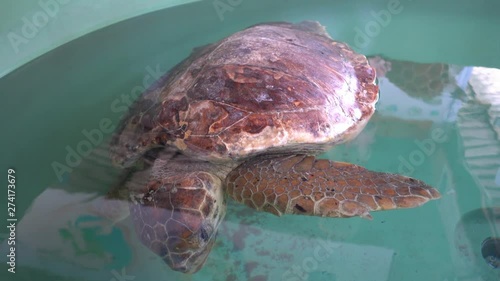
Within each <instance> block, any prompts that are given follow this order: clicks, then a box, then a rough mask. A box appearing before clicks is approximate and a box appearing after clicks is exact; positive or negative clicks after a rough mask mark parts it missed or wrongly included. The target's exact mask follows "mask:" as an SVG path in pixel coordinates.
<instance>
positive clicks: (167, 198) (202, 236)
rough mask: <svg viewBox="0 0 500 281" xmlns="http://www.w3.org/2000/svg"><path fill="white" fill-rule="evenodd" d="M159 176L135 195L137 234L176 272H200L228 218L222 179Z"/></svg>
mask: <svg viewBox="0 0 500 281" xmlns="http://www.w3.org/2000/svg"><path fill="white" fill-rule="evenodd" d="M155 165H156V163H155ZM167 173H168V172H167ZM154 178H157V179H158V180H153V181H151V182H149V183H148V185H147V186H146V187H145V189H142V191H141V192H140V193H135V195H133V198H135V200H134V201H135V202H134V204H131V214H132V217H133V219H134V224H135V227H136V231H137V234H138V235H139V237H140V240H141V242H142V243H143V244H144V245H145V246H147V247H148V248H149V249H150V250H152V251H153V252H154V253H156V254H157V255H158V256H160V257H161V258H162V259H163V261H164V262H165V263H167V264H168V265H169V266H170V267H171V268H172V269H173V270H176V271H180V272H184V273H194V272H196V271H198V270H199V269H201V267H202V266H203V264H204V263H205V261H206V259H207V257H208V255H209V253H210V251H211V249H212V247H213V245H214V243H215V239H216V234H217V229H218V227H219V225H220V222H221V221H222V219H223V218H224V215H225V208H226V206H225V203H224V197H223V190H222V183H221V180H220V179H219V178H218V177H217V176H215V175H213V174H210V173H207V172H203V171H198V172H192V171H191V172H185V173H183V172H176V173H175V175H172V176H168V175H167V176H166V175H159V176H158V177H156V176H155V177H154Z"/></svg>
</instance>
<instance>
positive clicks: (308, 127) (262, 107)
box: [120, 22, 378, 161]
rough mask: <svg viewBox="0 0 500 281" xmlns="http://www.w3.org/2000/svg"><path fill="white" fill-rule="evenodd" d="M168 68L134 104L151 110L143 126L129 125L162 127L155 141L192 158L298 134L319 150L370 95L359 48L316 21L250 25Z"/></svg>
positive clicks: (363, 114) (369, 71)
mask: <svg viewBox="0 0 500 281" xmlns="http://www.w3.org/2000/svg"><path fill="white" fill-rule="evenodd" d="M187 62H189V63H187ZM172 73H173V74H172V76H175V78H169V79H166V80H165V81H164V83H162V84H161V85H157V89H156V92H155V98H156V100H157V102H156V103H155V104H153V105H152V107H150V108H143V109H142V112H147V115H148V116H151V120H147V121H148V122H147V124H148V126H147V127H146V126H145V127H143V129H144V130H146V128H148V130H150V132H151V133H148V132H146V131H144V130H143V131H142V132H140V131H136V132H133V133H132V134H131V135H135V134H143V135H145V136H147V137H150V136H155V135H161V136H162V137H161V138H160V140H165V142H164V143H160V144H161V145H173V146H175V147H177V149H179V150H182V151H183V153H185V154H186V155H189V156H190V157H193V158H197V159H201V160H211V161H216V160H217V161H231V160H235V159H236V160H239V159H242V158H247V157H252V156H255V155H258V154H262V153H274V152H276V153H281V152H286V151H288V150H290V149H292V148H295V147H297V146H300V145H301V144H307V146H305V147H306V148H307V149H312V150H315V151H318V150H322V149H324V148H325V147H327V146H331V145H335V144H338V143H342V142H345V141H348V140H350V139H352V138H354V137H355V136H356V135H357V134H358V133H359V132H360V131H361V130H362V129H363V127H364V126H365V124H366V123H367V121H368V119H369V118H370V117H371V115H372V114H373V112H374V110H375V103H376V101H377V99H378V87H377V86H376V85H375V71H374V70H373V68H372V67H371V66H370V65H369V64H368V61H367V59H366V58H365V56H363V55H360V54H356V53H355V52H354V51H353V50H352V49H350V48H349V47H348V46H347V45H346V44H344V43H340V42H337V41H334V40H332V39H331V38H330V37H329V36H328V34H327V33H326V31H325V29H324V27H322V26H321V25H320V24H319V23H317V22H303V23H299V24H290V23H271V24H261V25H256V26H253V27H250V28H248V29H245V30H243V31H240V32H237V33H235V34H233V35H231V36H229V37H227V38H225V39H223V40H221V41H219V42H217V43H215V44H212V45H209V46H207V47H205V48H204V49H201V50H197V51H196V52H195V53H194V54H193V55H191V56H190V57H189V58H188V59H187V60H186V62H183V63H181V64H179V65H178V66H177V67H176V68H174V70H172ZM145 98H147V96H146V97H145ZM139 103H140V102H139ZM134 112H136V114H138V113H137V112H141V111H140V110H135V111H134ZM141 114H142V113H141ZM132 118H133V114H132V115H131V119H132ZM150 124H152V125H153V128H152V129H149V127H150V126H151V125H150ZM125 131H127V128H125V130H123V131H122V132H121V133H120V134H123V135H125V134H126V132H125ZM155 138H156V136H155ZM143 143H144V144H145V145H146V146H147V145H151V144H158V142H157V141H150V142H148V141H144V142H143ZM143 150H147V147H146V148H144V149H143ZM143 150H141V151H143Z"/></svg>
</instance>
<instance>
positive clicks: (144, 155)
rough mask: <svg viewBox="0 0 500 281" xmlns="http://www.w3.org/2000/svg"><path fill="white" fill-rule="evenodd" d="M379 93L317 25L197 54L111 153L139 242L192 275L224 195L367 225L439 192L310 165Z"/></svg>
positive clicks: (269, 30) (238, 37)
mask: <svg viewBox="0 0 500 281" xmlns="http://www.w3.org/2000/svg"><path fill="white" fill-rule="evenodd" d="M377 100H378V87H377V85H376V84H375V71H374V69H373V68H372V67H371V66H370V65H369V64H368V61H367V59H366V57H365V56H363V55H360V54H357V53H355V52H354V51H353V50H352V49H350V48H349V47H348V46H347V45H346V44H344V43H341V42H337V41H334V40H332V39H331V38H330V36H329V35H328V33H327V32H326V30H325V28H324V27H323V26H321V25H320V24H319V23H317V22H301V23H297V24H292V23H285V22H279V23H266V24H259V25H255V26H252V27H249V28H247V29H245V30H243V31H240V32H237V33H235V34H233V35H231V36H229V37H227V38H225V39H222V40H221V41H219V42H216V43H214V44H211V45H207V46H204V47H202V48H198V49H196V50H195V51H194V52H193V53H192V54H191V55H190V56H189V57H188V58H187V59H185V60H184V61H183V62H181V63H180V64H178V65H177V66H175V67H174V68H173V69H172V70H171V71H170V73H168V74H167V75H165V76H164V77H163V78H161V79H160V80H159V81H158V82H156V83H155V84H154V85H153V86H152V87H151V88H150V89H149V90H148V91H146V92H145V93H144V94H143V95H142V96H141V97H140V98H139V99H138V100H137V101H136V102H135V104H134V105H133V106H132V107H131V109H130V112H129V113H128V115H126V116H125V118H124V119H123V121H122V123H121V126H119V128H118V129H117V133H116V135H115V136H114V137H113V139H112V143H111V148H110V151H111V155H112V159H113V162H114V163H115V164H116V165H118V166H120V167H130V166H131V165H132V164H133V163H134V162H136V161H137V160H139V159H141V160H144V161H141V162H143V163H145V165H142V166H143V168H144V169H142V170H136V171H135V172H134V173H133V174H131V176H130V179H129V180H128V182H127V183H126V184H125V186H126V187H127V188H128V190H129V192H130V198H131V199H132V200H131V201H132V202H131V204H130V210H131V214H132V218H133V220H134V223H135V226H136V230H137V233H138V236H139V237H140V240H141V241H142V243H143V244H145V245H146V246H147V247H149V248H150V249H151V250H152V251H153V252H155V253H156V254H158V255H159V256H160V257H161V258H162V259H163V260H164V261H165V262H166V263H167V264H168V265H169V266H170V267H171V268H172V269H174V270H177V271H182V272H189V273H192V272H196V271H198V270H199V269H200V268H201V267H202V266H203V264H204V262H205V260H206V259H207V256H208V254H209V252H210V250H211V248H212V246H213V245H214V241H215V237H216V233H217V228H218V227H219V224H220V222H221V221H222V219H223V217H224V215H225V212H226V203H225V197H226V196H225V194H227V195H229V197H232V198H233V199H234V200H236V201H238V202H242V203H244V204H246V205H247V206H249V207H252V208H254V209H257V210H261V211H267V212H270V213H272V214H275V215H278V216H281V215H283V214H301V215H312V216H322V217H354V216H361V217H364V218H371V216H370V213H369V212H370V211H378V210H388V209H396V208H410V207H416V206H420V205H422V204H423V203H425V202H427V201H428V200H430V199H436V198H439V197H440V195H439V193H438V191H436V190H435V189H434V188H432V187H430V186H428V185H426V184H425V183H424V182H422V181H420V180H416V179H413V178H409V177H405V176H401V175H395V174H388V173H381V172H372V171H368V170H366V169H364V168H362V167H360V166H356V165H353V164H349V163H341V162H333V161H329V160H325V159H316V158H315V155H318V154H320V153H322V152H324V151H325V150H327V149H328V148H330V147H332V146H333V145H336V144H340V143H344V142H346V141H349V140H351V139H353V138H354V137H356V135H358V133H359V132H360V131H361V130H362V129H363V128H364V127H365V125H366V123H367V122H368V120H369V119H370V117H371V116H372V114H373V112H374V110H375V103H376V102H377Z"/></svg>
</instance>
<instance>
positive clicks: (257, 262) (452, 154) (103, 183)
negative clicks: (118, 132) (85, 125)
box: [2, 58, 500, 281]
mask: <svg viewBox="0 0 500 281" xmlns="http://www.w3.org/2000/svg"><path fill="white" fill-rule="evenodd" d="M375 59H376V61H373V63H374V64H379V65H380V67H383V69H380V70H379V73H380V75H379V77H378V79H379V83H380V87H381V97H380V101H379V104H378V112H377V113H376V115H375V116H374V117H373V119H372V120H371V121H370V123H369V125H368V126H367V127H366V129H365V130H364V131H363V132H362V133H361V135H360V136H359V137H358V138H356V139H355V140H354V141H353V142H351V143H348V144H345V145H342V146H339V147H336V148H334V149H333V150H331V151H329V152H328V153H326V154H325V155H324V157H328V158H330V159H334V160H339V161H347V162H353V163H356V164H360V165H363V166H366V167H368V168H371V169H374V170H377V171H386V172H400V173H404V174H408V175H411V176H412V177H416V178H418V179H422V180H424V181H426V182H427V183H429V184H430V185H432V186H435V187H437V188H438V189H439V190H440V191H441V193H442V194H443V197H442V199H441V200H439V201H435V202H433V203H429V204H427V205H426V206H424V207H422V208H418V209H410V210H401V211H397V212H383V213H377V214H374V219H373V221H367V220H363V219H349V220H345V219H325V218H314V217H305V216H285V217H281V218H280V217H276V216H273V215H271V214H267V213H260V212H256V211H254V210H252V209H249V208H247V207H245V206H243V205H240V204H237V203H234V202H232V201H229V203H228V208H227V216H226V219H225V221H224V222H223V223H222V225H221V229H220V231H219V237H218V239H217V242H216V244H215V246H214V249H213V251H212V253H211V254H210V256H209V257H208V261H207V263H206V265H205V267H204V268H203V269H202V270H201V271H200V272H199V273H197V274H195V275H184V274H181V273H178V272H174V271H172V270H170V269H169V268H168V267H167V266H166V265H165V264H164V263H163V261H162V260H161V259H160V258H159V257H157V256H156V255H154V254H152V253H151V252H149V250H147V249H146V248H145V247H144V246H142V244H141V243H140V242H139V239H138V237H137V235H136V234H135V231H134V228H133V225H132V222H131V219H130V217H128V198H127V194H121V193H120V191H119V190H118V191H117V189H116V188H115V187H117V186H119V185H120V183H122V182H123V180H124V179H125V178H126V177H127V173H126V172H124V171H120V170H116V169H114V168H112V166H111V164H110V161H109V159H108V158H107V146H106V145H102V146H101V147H99V148H96V149H95V150H94V151H93V152H92V154H91V155H90V156H89V157H87V158H85V160H84V161H83V162H82V163H81V164H80V165H79V166H78V167H77V168H76V169H75V170H74V171H73V172H72V173H71V174H70V176H69V177H68V178H67V180H66V182H63V183H60V184H54V185H53V186H50V187H48V188H47V189H45V191H44V192H43V193H42V194H40V195H39V196H38V197H37V199H36V200H35V201H34V202H33V203H32V205H31V208H30V209H29V211H28V212H27V213H26V215H25V216H24V217H23V218H22V219H21V221H20V222H19V225H18V232H17V233H18V237H17V241H18V242H19V247H18V249H19V256H20V258H19V266H20V269H19V270H24V271H31V272H40V271H41V270H43V274H40V276H41V277H40V278H41V279H43V276H47V277H46V278H51V279H50V280H64V278H66V279H68V280H157V279H160V278H161V279H164V280H349V279H353V280H361V279H366V278H367V276H369V279H366V280H443V281H444V280H496V279H494V278H497V277H498V274H499V272H500V271H498V270H496V271H495V269H494V268H493V267H492V266H491V264H490V266H488V265H487V263H486V262H485V260H484V258H483V256H482V253H481V245H482V243H483V242H484V241H485V239H486V238H488V237H492V238H495V237H498V236H499V228H500V225H499V220H498V210H497V209H495V208H493V207H495V206H498V199H499V197H500V196H498V184H497V181H496V177H497V171H498V167H499V166H500V160H499V159H500V149H499V147H500V146H499V143H498V135H497V133H496V131H495V126H496V125H497V123H496V121H495V120H497V119H496V118H498V117H497V116H496V115H495V114H498V112H500V111H495V110H492V109H495V108H497V106H498V104H497V103H499V102H500V101H498V100H495V99H488V98H487V97H488V96H489V97H491V94H486V93H487V91H489V90H490V89H491V87H493V86H492V85H491V83H490V82H488V83H486V84H488V85H487V86H485V85H482V84H481V83H482V82H481V77H482V76H487V75H489V74H488V73H486V72H485V71H482V70H481V71H479V70H478V71H476V69H472V68H468V67H457V66H451V65H446V64H438V63H436V64H416V63H413V62H408V61H404V62H403V61H396V60H390V59H387V58H383V59H382V58H375ZM471 75H472V78H471V79H470V80H471V81H474V82H472V83H470V84H469V83H467V82H468V81H469V76H471ZM488 81H489V80H488ZM478 99H481V101H482V103H479V102H478V101H477V100H478ZM485 101H486V102H485ZM487 102H488V103H487ZM110 190H111V191H113V192H114V193H113V194H111V195H108V196H106V194H107V193H108V192H109V191H110ZM6 247H7V245H6V242H5V241H4V243H3V244H2V249H4V248H6ZM491 256H492V255H490V256H489V257H490V258H489V261H490V263H494V262H495V260H492V259H491ZM21 257H22V258H21ZM3 259H5V257H4V258H3ZM2 262H5V260H2ZM54 275H56V276H58V277H57V278H55V277H54ZM479 277H480V278H482V279H477V278H479ZM58 278H59V279H58Z"/></svg>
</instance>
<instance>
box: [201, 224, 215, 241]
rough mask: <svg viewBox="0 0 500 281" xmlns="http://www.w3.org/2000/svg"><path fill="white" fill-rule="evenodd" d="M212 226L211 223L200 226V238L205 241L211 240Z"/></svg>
mask: <svg viewBox="0 0 500 281" xmlns="http://www.w3.org/2000/svg"><path fill="white" fill-rule="evenodd" d="M212 232H213V231H212V227H210V226H209V225H204V226H202V227H201V228H200V238H201V240H202V241H203V242H205V243H206V242H208V240H210V237H211V236H212Z"/></svg>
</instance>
